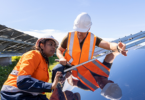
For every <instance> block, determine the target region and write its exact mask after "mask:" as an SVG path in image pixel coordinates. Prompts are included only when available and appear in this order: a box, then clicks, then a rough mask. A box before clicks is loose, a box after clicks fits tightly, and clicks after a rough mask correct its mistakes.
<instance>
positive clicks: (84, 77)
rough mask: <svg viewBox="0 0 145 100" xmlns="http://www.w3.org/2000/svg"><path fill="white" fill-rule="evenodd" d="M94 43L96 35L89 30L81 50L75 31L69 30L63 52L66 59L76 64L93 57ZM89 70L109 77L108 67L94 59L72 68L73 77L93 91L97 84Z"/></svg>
mask: <svg viewBox="0 0 145 100" xmlns="http://www.w3.org/2000/svg"><path fill="white" fill-rule="evenodd" d="M95 44H96V36H95V35H94V34H92V33H90V32H89V33H88V35H87V37H86V39H85V41H84V44H83V46H82V50H81V49H80V43H79V40H78V37H77V31H76V32H69V35H68V44H67V51H66V53H65V58H66V60H67V61H68V62H70V63H71V64H72V65H78V64H80V63H83V62H86V61H88V60H91V59H92V58H93V53H94V49H95ZM90 71H91V72H93V73H96V74H98V75H101V76H104V77H109V72H110V69H109V68H108V67H106V66H105V65H103V64H102V63H101V62H100V61H98V60H94V61H92V62H89V63H87V64H84V65H82V66H79V67H77V68H75V69H73V70H72V74H73V76H74V77H77V78H78V79H79V80H80V81H81V82H82V83H83V84H85V85H86V86H87V87H89V88H90V89H91V90H92V91H95V90H96V89H97V88H99V85H98V84H97V82H96V80H95V78H94V77H93V75H92V74H91V72H90Z"/></svg>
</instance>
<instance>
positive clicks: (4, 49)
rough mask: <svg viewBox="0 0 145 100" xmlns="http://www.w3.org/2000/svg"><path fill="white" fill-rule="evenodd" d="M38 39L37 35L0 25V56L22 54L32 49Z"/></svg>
mask: <svg viewBox="0 0 145 100" xmlns="http://www.w3.org/2000/svg"><path fill="white" fill-rule="evenodd" d="M36 40H37V38H36V37H33V36H30V35H28V34H25V33H23V32H20V31H17V30H15V29H11V28H8V27H6V26H4V25H0V57H11V56H20V55H22V54H23V53H25V52H26V51H28V50H30V49H31V48H32V46H34V44H35V42H36ZM0 60H1V61H2V59H0Z"/></svg>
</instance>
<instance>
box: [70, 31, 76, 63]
mask: <svg viewBox="0 0 145 100" xmlns="http://www.w3.org/2000/svg"><path fill="white" fill-rule="evenodd" d="M74 36H75V32H72V33H71V38H70V44H69V55H70V56H71V57H72V51H73V43H74ZM69 62H70V63H72V62H73V59H72V58H71V59H70V60H69Z"/></svg>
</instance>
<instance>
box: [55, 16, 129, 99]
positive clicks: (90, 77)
mask: <svg viewBox="0 0 145 100" xmlns="http://www.w3.org/2000/svg"><path fill="white" fill-rule="evenodd" d="M91 25H92V22H91V18H90V16H89V15H88V14H87V13H81V14H79V15H78V16H77V18H76V19H75V21H74V27H73V29H74V30H75V32H69V33H68V35H67V36H66V37H65V38H64V39H63V41H62V43H61V45H60V46H59V47H58V49H57V56H58V58H59V62H60V64H58V65H57V66H55V67H54V69H53V76H52V81H53V79H54V76H55V73H56V71H61V72H62V73H63V70H64V68H65V66H66V64H71V65H78V64H80V63H83V62H86V61H88V60H91V59H92V58H93V53H94V49H95V46H98V47H100V48H103V49H107V50H112V51H114V52H113V53H111V54H108V55H107V56H106V57H105V59H104V62H103V63H101V62H99V61H98V60H95V61H92V62H90V63H88V64H85V65H83V66H80V67H78V68H76V69H74V70H72V75H73V76H75V77H77V78H78V79H79V81H78V80H74V79H73V82H69V83H70V84H71V83H72V85H73V86H74V85H75V86H78V87H79V88H82V89H85V90H92V91H95V90H96V89H97V88H99V87H100V88H101V89H102V93H101V94H102V95H103V96H105V97H107V98H111V99H112V98H113V99H118V98H121V95H122V92H121V89H120V88H119V86H118V85H116V84H115V83H113V82H112V81H109V80H108V77H109V72H110V68H111V65H112V63H113V60H114V59H115V57H116V56H117V55H118V54H119V53H121V54H122V55H124V56H127V54H126V53H127V51H126V50H125V47H126V46H125V44H123V43H121V42H120V43H118V44H117V43H110V42H107V41H105V40H103V39H101V38H99V37H96V36H95V35H94V34H92V33H91V32H89V30H90V28H91ZM65 50H66V53H65V57H64V56H63V53H64V51H65ZM63 74H64V73H63ZM68 81H69V80H68ZM113 88H115V90H114V89H113ZM108 90H109V91H111V92H112V94H109V93H108V92H107V91H108ZM116 93H117V94H116Z"/></svg>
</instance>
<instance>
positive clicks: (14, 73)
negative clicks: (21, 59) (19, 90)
mask: <svg viewBox="0 0 145 100" xmlns="http://www.w3.org/2000/svg"><path fill="white" fill-rule="evenodd" d="M18 73H19V71H17V70H12V72H11V73H10V74H12V75H16V76H17V75H18Z"/></svg>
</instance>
